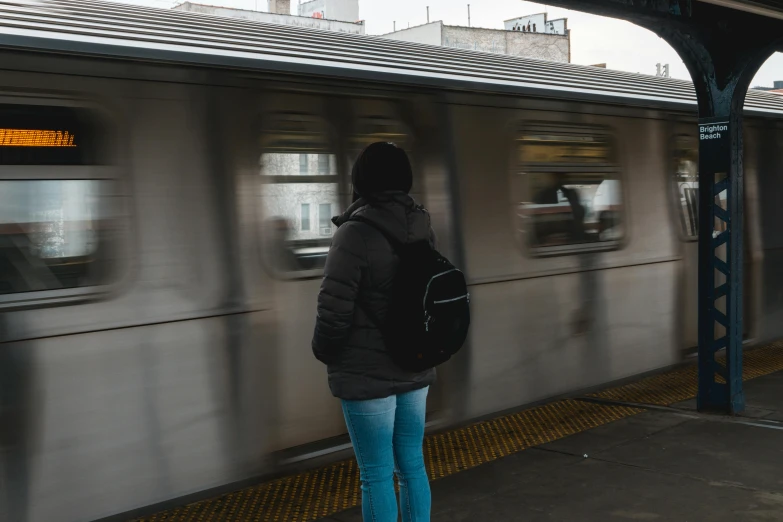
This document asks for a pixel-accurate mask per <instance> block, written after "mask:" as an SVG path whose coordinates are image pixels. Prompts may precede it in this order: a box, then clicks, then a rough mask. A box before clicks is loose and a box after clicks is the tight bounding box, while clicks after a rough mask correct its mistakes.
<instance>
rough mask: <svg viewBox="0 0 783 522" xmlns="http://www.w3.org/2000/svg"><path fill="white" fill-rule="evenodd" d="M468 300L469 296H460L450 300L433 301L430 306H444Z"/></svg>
mask: <svg viewBox="0 0 783 522" xmlns="http://www.w3.org/2000/svg"><path fill="white" fill-rule="evenodd" d="M465 298H468V299H469V298H470V294H465V295H461V296H459V297H454V298H452V299H441V300H439V301H433V302H432V304H444V303H453V302H454V301H459V300H460V299H465Z"/></svg>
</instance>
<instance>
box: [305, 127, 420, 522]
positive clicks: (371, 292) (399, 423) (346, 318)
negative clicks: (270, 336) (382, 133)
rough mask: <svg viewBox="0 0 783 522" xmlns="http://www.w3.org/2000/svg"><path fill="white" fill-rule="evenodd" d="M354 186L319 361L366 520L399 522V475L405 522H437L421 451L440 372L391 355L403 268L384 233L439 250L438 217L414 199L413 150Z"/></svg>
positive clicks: (332, 268)
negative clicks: (403, 365) (407, 367)
mask: <svg viewBox="0 0 783 522" xmlns="http://www.w3.org/2000/svg"><path fill="white" fill-rule="evenodd" d="M351 177H352V182H353V190H354V198H353V204H352V205H351V206H350V207H348V209H347V210H346V211H345V213H343V214H342V215H341V216H339V217H336V218H334V219H333V220H332V221H333V222H334V224H335V225H337V227H338V229H337V232H336V233H335V235H334V238H333V240H332V246H331V249H330V250H329V255H328V256H327V258H326V266H325V268H324V279H323V282H322V284H321V291H320V293H319V295H318V316H317V319H316V325H315V334H314V337H313V346H312V347H313V353H314V354H315V356H316V358H317V359H318V360H319V361H321V362H323V363H325V364H326V365H327V369H328V375H329V387H330V389H331V391H332V394H333V395H334V396H335V397H338V398H339V399H341V401H342V408H343V414H344V416H345V423H346V425H347V427H348V433H349V434H350V436H351V441H352V442H353V447H354V452H355V453H356V459H357V461H358V464H359V470H360V474H361V481H362V515H363V518H364V520H365V521H368V522H370V521H371V522H396V521H397V513H398V509H397V498H396V496H395V493H394V474H395V473H396V474H397V477H398V479H399V483H400V503H399V507H400V511H401V513H402V520H403V522H428V521H429V520H430V505H431V497H430V486H429V480H428V478H427V472H426V469H425V467H424V455H423V451H422V445H423V440H424V417H425V412H426V401H427V391H428V389H429V386H430V384H432V382H433V381H434V379H435V370H434V369H431V370H427V371H424V372H421V373H410V372H406V371H403V370H402V369H400V368H399V367H397V366H396V365H395V364H394V363H393V362H392V359H391V357H390V355H389V354H388V352H387V351H386V348H385V345H384V340H383V337H382V335H381V332H380V331H379V329H378V328H377V326H376V324H375V320H377V321H379V322H382V321H383V320H384V318H385V315H386V310H387V307H388V302H389V295H390V292H391V286H392V282H393V280H394V276H395V272H396V268H397V265H398V262H399V260H398V258H397V256H396V255H395V253H394V250H393V247H392V245H391V244H390V243H389V240H387V239H386V238H385V237H384V235H383V233H382V232H381V231H379V230H377V229H376V227H377V228H380V229H381V230H383V231H384V232H385V233H386V234H389V235H391V236H392V237H393V238H395V239H396V240H397V241H399V242H400V243H403V244H405V243H412V242H416V241H422V240H429V241H430V243H431V244H432V245H433V246H434V243H435V237H434V234H433V232H432V228H431V226H430V216H429V214H428V213H427V211H426V210H425V209H424V208H422V207H421V206H419V205H417V204H416V202H415V201H414V200H413V198H412V197H410V196H409V195H408V193H409V192H410V190H411V187H412V185H413V173H412V170H411V165H410V162H409V161H408V157H407V155H406V154H405V151H403V150H402V149H400V148H399V147H397V146H396V145H394V144H392V143H381V142H379V143H373V144H372V145H370V146H368V147H367V148H366V149H364V151H362V153H361V154H360V155H359V157H358V159H357V160H356V163H355V164H354V167H353V172H352V176H351ZM351 218H359V219H361V220H362V221H364V222H360V221H355V220H351ZM367 222H369V223H371V224H368V223H367Z"/></svg>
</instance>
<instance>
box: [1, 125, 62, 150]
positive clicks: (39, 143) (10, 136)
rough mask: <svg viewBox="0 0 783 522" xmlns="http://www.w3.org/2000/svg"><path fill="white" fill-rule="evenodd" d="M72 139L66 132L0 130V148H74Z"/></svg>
mask: <svg viewBox="0 0 783 522" xmlns="http://www.w3.org/2000/svg"><path fill="white" fill-rule="evenodd" d="M74 137H75V136H74V135H73V134H71V133H70V132H68V131H54V130H32V129H3V128H0V147H76V144H75V143H74Z"/></svg>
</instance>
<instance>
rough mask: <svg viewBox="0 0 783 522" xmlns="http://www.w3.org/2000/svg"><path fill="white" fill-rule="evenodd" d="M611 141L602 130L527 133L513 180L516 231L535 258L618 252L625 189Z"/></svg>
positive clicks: (546, 129) (521, 140) (522, 137)
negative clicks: (610, 250) (586, 252)
mask: <svg viewBox="0 0 783 522" xmlns="http://www.w3.org/2000/svg"><path fill="white" fill-rule="evenodd" d="M613 149H614V148H613V144H612V139H611V136H610V135H609V133H608V132H606V131H602V130H600V129H596V130H592V129H591V130H583V129H570V128H556V127H549V126H546V127H538V128H533V127H531V128H528V129H526V130H525V131H524V132H522V133H521V135H520V136H519V138H518V140H517V148H516V150H517V162H516V166H517V167H516V169H515V174H514V176H513V179H512V193H513V198H514V201H515V210H514V214H515V222H516V224H517V227H516V228H517V231H518V234H519V236H520V238H521V239H522V241H523V242H524V243H526V245H527V247H528V248H529V249H530V251H532V252H534V253H535V254H537V255H557V254H568V253H575V252H582V251H591V250H596V249H598V250H607V249H612V248H616V247H617V246H618V245H619V241H620V239H621V238H622V236H623V226H622V225H623V222H622V209H623V204H622V187H621V183H620V176H619V171H618V168H617V166H616V163H615V160H614V150H613Z"/></svg>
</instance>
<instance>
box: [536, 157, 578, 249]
mask: <svg viewBox="0 0 783 522" xmlns="http://www.w3.org/2000/svg"><path fill="white" fill-rule="evenodd" d="M566 181H567V176H566V174H564V173H562V172H558V173H555V174H554V175H553V176H550V177H549V178H548V184H547V185H546V186H545V187H544V188H543V189H541V190H540V191H538V193H536V194H535V195H534V196H533V203H535V204H538V205H557V204H559V203H560V198H559V197H558V192H559V193H561V194H562V195H563V197H564V198H565V199H566V200H567V201H568V204H569V206H570V207H571V217H572V219H571V220H570V224H569V226H568V227H567V232H568V234H569V236H570V238H569V239H570V242H572V243H579V242H582V241H584V220H585V213H586V212H585V207H584V205H582V202H581V201H580V198H579V191H578V190H576V189H573V188H570V187H567V186H566ZM542 235H546V232H544V233H543V234H542Z"/></svg>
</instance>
